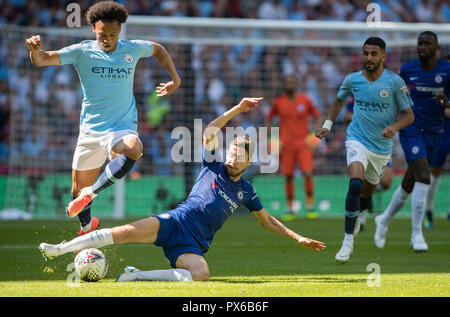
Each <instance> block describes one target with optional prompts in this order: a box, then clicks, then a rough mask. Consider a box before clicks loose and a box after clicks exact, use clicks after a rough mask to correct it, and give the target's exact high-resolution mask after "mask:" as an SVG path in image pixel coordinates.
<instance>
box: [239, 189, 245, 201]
mask: <svg viewBox="0 0 450 317" xmlns="http://www.w3.org/2000/svg"><path fill="white" fill-rule="evenodd" d="M237 196H238V198H239V200H242V198H244V194H243V193H242V192H241V191H238V193H237Z"/></svg>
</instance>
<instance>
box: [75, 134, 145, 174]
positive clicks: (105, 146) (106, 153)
mask: <svg viewBox="0 0 450 317" xmlns="http://www.w3.org/2000/svg"><path fill="white" fill-rule="evenodd" d="M127 135H134V136H136V138H137V139H138V140H139V136H138V134H137V132H136V131H133V130H121V131H116V132H111V133H108V134H104V135H93V134H86V133H80V135H79V136H78V141H77V146H76V148H75V153H74V154H73V161H72V168H73V169H74V170H77V171H88V170H92V169H95V168H99V167H101V166H102V165H103V164H104V163H105V161H106V159H109V160H111V159H112V157H111V149H112V147H113V146H114V145H115V144H116V143H117V142H119V141H121V140H122V139H123V138H124V137H125V136H127ZM139 141H140V140H139Z"/></svg>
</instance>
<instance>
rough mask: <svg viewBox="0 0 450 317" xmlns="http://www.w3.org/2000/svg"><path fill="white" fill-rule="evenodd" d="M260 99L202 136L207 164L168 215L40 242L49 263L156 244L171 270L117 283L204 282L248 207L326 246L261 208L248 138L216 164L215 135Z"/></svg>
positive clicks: (306, 242) (310, 244)
mask: <svg viewBox="0 0 450 317" xmlns="http://www.w3.org/2000/svg"><path fill="white" fill-rule="evenodd" d="M261 99H262V98H244V99H242V101H241V102H240V103H239V104H238V105H236V106H234V107H233V108H231V109H229V110H228V111H226V112H225V113H223V114H222V115H221V116H219V117H217V118H216V119H215V120H213V121H212V122H211V123H210V124H209V125H208V126H207V127H206V128H205V130H204V133H203V145H204V153H203V161H202V168H201V170H200V173H199V176H198V178H197V180H196V182H195V184H194V186H193V188H192V191H191V193H190V194H189V196H188V198H187V199H186V201H185V202H183V203H181V204H180V205H178V207H176V208H175V209H173V210H171V211H168V212H166V213H163V214H160V215H156V216H151V217H149V218H146V219H142V220H139V221H136V222H134V223H131V224H127V225H123V226H118V227H114V228H112V229H101V230H97V231H94V232H91V233H88V234H86V235H83V236H81V237H78V238H75V239H73V240H72V241H69V242H62V243H60V244H57V245H52V244H47V243H41V244H40V246H39V248H40V250H41V252H42V254H43V255H44V257H45V258H46V259H50V258H53V257H55V256H60V255H62V254H65V253H67V252H74V251H80V250H83V249H86V248H100V247H103V246H106V245H110V244H123V243H130V242H141V243H153V244H155V245H156V246H160V247H162V248H163V250H164V254H165V256H166V258H167V260H168V261H169V263H170V265H171V266H172V267H173V269H170V270H151V271H140V270H138V269H136V268H134V267H127V268H126V269H125V272H124V273H123V274H121V275H120V276H119V277H118V278H117V281H118V282H122V281H141V280H166V281H191V280H194V281H204V280H208V279H209V276H210V272H209V267H208V263H207V262H206V260H205V258H204V253H206V252H207V251H208V249H209V248H210V246H211V243H212V240H213V238H214V235H215V233H216V232H217V231H218V230H219V229H220V228H221V227H222V226H223V224H224V222H225V221H226V220H227V219H228V217H230V216H231V215H232V214H233V212H234V211H235V210H236V209H237V208H239V206H246V207H247V208H248V210H249V211H250V213H251V214H252V215H253V216H254V217H255V218H256V220H257V221H258V222H259V223H260V224H261V225H262V226H263V227H264V228H265V229H267V230H269V231H271V232H273V233H275V234H277V235H280V236H282V237H285V238H288V239H290V240H293V241H295V242H296V243H298V244H299V245H301V246H303V247H306V248H310V249H312V250H315V251H320V250H323V249H324V248H325V245H324V244H323V243H322V242H320V241H315V240H312V239H309V238H305V237H302V236H301V235H299V234H297V233H295V232H293V231H292V230H290V229H288V228H286V227H285V226H284V225H283V224H282V223H281V222H279V221H278V220H277V219H276V218H274V217H272V216H271V215H270V214H269V213H268V212H267V211H266V209H265V208H264V207H263V206H262V205H261V202H260V200H259V198H258V195H257V194H256V192H255V189H254V188H253V186H252V185H251V184H250V182H248V181H247V180H245V179H243V178H242V174H243V173H244V172H245V170H246V169H247V167H249V166H250V164H251V161H250V158H251V156H252V152H253V148H254V145H253V143H252V141H251V140H250V139H249V138H248V137H245V136H237V137H235V138H234V140H233V141H232V142H231V144H230V145H229V146H228V149H227V152H226V160H225V163H224V162H221V161H220V160H219V161H217V160H215V154H216V153H215V150H216V149H217V148H218V145H219V142H218V137H217V135H216V134H217V132H218V131H219V130H220V129H222V128H223V127H224V126H225V125H226V124H227V122H228V121H229V120H231V119H232V118H233V117H235V116H236V115H238V114H240V113H243V112H247V111H250V110H252V109H254V108H255V107H257V105H258V102H259V101H260V100H261Z"/></svg>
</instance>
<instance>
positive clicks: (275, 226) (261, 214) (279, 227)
mask: <svg viewBox="0 0 450 317" xmlns="http://www.w3.org/2000/svg"><path fill="white" fill-rule="evenodd" d="M252 215H253V216H254V217H255V218H256V220H258V222H259V223H260V224H261V225H262V226H263V227H264V229H267V230H269V231H271V232H273V233H275V234H277V235H279V236H282V237H285V238H288V239H291V240H293V241H295V242H297V243H298V244H300V245H301V246H303V247H305V248H309V249H312V250H314V251H321V250H323V249H325V244H324V243H323V242H320V241H316V240H313V239H309V238H305V237H302V236H301V235H299V234H298V233H295V232H294V231H292V230H291V229H289V228H287V227H286V226H284V225H283V224H282V223H281V222H279V221H278V220H277V219H276V218H274V217H272V216H271V215H270V214H269V213H268V212H267V210H266V209H265V208H263V209H261V210H260V211H254V212H252Z"/></svg>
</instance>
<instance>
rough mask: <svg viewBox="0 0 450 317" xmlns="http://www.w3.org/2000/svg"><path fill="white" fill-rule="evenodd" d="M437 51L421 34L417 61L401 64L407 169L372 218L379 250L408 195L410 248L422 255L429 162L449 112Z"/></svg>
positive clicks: (448, 66) (445, 66)
mask: <svg viewBox="0 0 450 317" xmlns="http://www.w3.org/2000/svg"><path fill="white" fill-rule="evenodd" d="M438 50H439V44H438V38H437V36H436V34H435V33H433V32H430V31H425V32H422V33H421V34H419V36H418V39H417V54H418V57H419V58H418V59H416V60H413V61H411V62H408V63H405V64H403V65H402V67H401V69H400V76H401V77H402V78H403V79H404V80H405V82H406V84H407V85H408V86H409V90H410V91H411V98H412V100H413V102H414V106H413V111H414V117H415V120H414V123H413V124H412V125H410V126H409V127H407V128H406V129H404V130H402V131H400V143H401V145H402V148H403V152H404V153H405V158H406V161H407V163H408V168H407V170H406V173H405V175H404V176H403V180H402V183H401V184H400V186H399V187H398V188H397V189H396V191H395V192H394V194H393V196H392V199H391V201H390V203H389V205H388V207H387V208H386V210H385V211H384V213H383V214H382V215H380V216H378V217H376V218H375V224H376V227H377V228H376V231H375V236H374V242H375V245H376V246H377V247H378V248H383V247H384V245H385V243H386V233H387V230H388V224H389V222H390V220H391V219H392V218H393V217H394V216H395V214H396V213H397V212H398V211H399V210H400V209H401V208H402V207H403V206H404V205H405V204H406V202H407V201H408V198H409V195H411V222H412V233H411V247H412V248H413V250H414V251H416V252H425V251H427V250H428V245H427V243H426V242H425V238H424V236H423V233H422V222H423V217H424V213H425V207H426V198H427V192H428V190H429V187H430V172H431V171H430V162H432V159H433V156H434V155H435V153H436V151H437V150H438V148H439V146H440V142H441V137H442V132H443V131H444V110H445V108H449V107H450V104H449V102H448V93H449V88H450V63H449V62H447V61H446V60H444V59H439V58H437V52H438Z"/></svg>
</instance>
